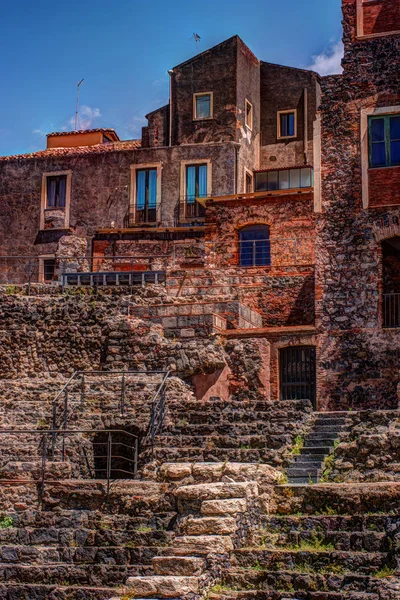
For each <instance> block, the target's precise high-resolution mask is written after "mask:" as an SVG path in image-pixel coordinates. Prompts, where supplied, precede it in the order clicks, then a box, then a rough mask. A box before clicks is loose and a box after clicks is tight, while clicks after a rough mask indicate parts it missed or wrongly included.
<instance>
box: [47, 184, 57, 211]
mask: <svg viewBox="0 0 400 600" xmlns="http://www.w3.org/2000/svg"><path fill="white" fill-rule="evenodd" d="M56 193H57V178H56V177H48V178H47V206H48V207H50V208H52V207H53V206H55V205H56Z"/></svg>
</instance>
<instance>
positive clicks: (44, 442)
mask: <svg viewBox="0 0 400 600" xmlns="http://www.w3.org/2000/svg"><path fill="white" fill-rule="evenodd" d="M82 433H86V434H90V435H96V434H99V433H101V434H107V443H106V446H107V454H105V455H95V454H93V458H106V459H107V461H106V468H105V469H104V468H102V469H100V468H96V466H95V465H94V467H93V472H94V473H96V472H99V471H100V472H104V471H106V480H107V495H108V494H109V491H110V482H111V480H112V477H111V474H112V473H113V472H114V473H125V474H128V475H133V477H132V479H134V478H135V477H136V475H137V470H138V456H139V437H138V436H137V435H135V434H133V433H130V432H129V431H126V430H124V429H63V430H62V432H61V434H62V436H63V445H62V450H61V457H62V461H63V462H64V461H65V458H66V453H65V437H66V436H71V435H73V436H75V435H77V434H82ZM1 434H8V435H10V434H11V435H27V434H30V435H38V436H40V437H41V441H40V442H39V448H40V446H41V447H42V455H41V478H39V479H36V480H35V481H36V482H37V483H40V494H41V497H43V494H44V489H45V483H46V465H47V462H48V460H49V459H48V450H49V446H48V437H50V436H51V438H52V440H54V437H55V436H57V435H59V434H60V430H59V429H46V430H43V429H0V435H1ZM113 434H123V435H124V436H128V437H129V438H131V439H133V440H134V444H133V445H131V446H129V445H128V444H124V445H125V446H126V447H127V448H129V449H130V450H133V452H134V455H133V456H134V458H133V459H129V458H127V457H124V456H120V455H119V454H112V447H113V441H112V436H113ZM118 444H119V442H117V444H115V443H114V445H118ZM92 445H93V446H96V445H97V446H98V445H101V446H104V445H105V444H104V443H101V442H95V443H93V444H92ZM51 457H52V462H54V458H55V446H54V443H52V446H51ZM85 458H86V460H87V457H85ZM113 458H122V459H123V460H126V461H127V462H129V463H132V462H133V470H131V471H126V470H125V469H116V468H113V467H112V460H113ZM87 466H88V470H89V471H90V466H89V465H87ZM47 482H48V483H49V480H47Z"/></svg>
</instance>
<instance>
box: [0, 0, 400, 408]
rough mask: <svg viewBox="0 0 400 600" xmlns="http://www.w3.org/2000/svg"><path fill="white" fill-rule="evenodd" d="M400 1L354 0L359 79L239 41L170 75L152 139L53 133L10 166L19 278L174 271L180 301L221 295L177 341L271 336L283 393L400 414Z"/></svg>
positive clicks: (11, 272) (350, 31) (6, 162)
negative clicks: (282, 61)
mask: <svg viewBox="0 0 400 600" xmlns="http://www.w3.org/2000/svg"><path fill="white" fill-rule="evenodd" d="M397 8H398V6H397V3H396V2H395V1H394V0H393V2H392V0H390V1H389V0H386V1H385V2H378V1H374V2H371V1H368V2H361V1H360V2H355V1H354V2H344V3H343V11H344V41H345V57H344V60H343V67H344V72H343V74H342V75H337V76H328V77H322V78H321V77H319V76H318V74H316V73H313V72H310V71H305V70H301V69H294V68H291V67H283V66H280V65H274V64H271V63H268V62H263V61H260V60H258V59H257V58H256V57H255V56H254V55H253V54H252V52H251V51H250V50H249V48H248V47H247V46H246V45H245V44H244V43H243V42H242V41H241V39H240V38H239V37H237V36H234V37H232V38H230V39H228V40H226V41H225V42H223V43H221V44H219V45H218V46H215V47H214V48H211V49H210V50H207V51H206V52H203V53H201V54H199V55H197V56H195V57H194V58H192V59H190V60H188V61H186V62H185V63H182V64H180V65H178V66H176V67H174V68H173V69H172V70H171V71H170V72H169V74H170V101H169V104H168V105H166V106H164V107H161V108H160V109H158V110H155V111H153V112H152V113H150V114H149V115H147V119H148V126H147V127H145V128H143V133H142V139H141V140H127V141H121V140H119V138H118V136H117V134H116V132H114V131H113V130H107V129H103V130H92V131H77V132H68V133H52V134H50V135H49V136H48V137H47V149H46V150H43V151H39V152H35V153H32V154H29V155H21V156H6V157H2V158H0V195H1V238H0V250H1V253H2V254H3V255H12V256H14V257H15V256H16V255H21V256H22V258H19V259H18V258H12V257H11V258H2V259H1V273H2V278H3V281H4V282H23V281H26V280H27V278H29V280H30V281H31V282H34V281H36V280H37V281H45V282H48V283H54V282H56V281H59V280H60V279H62V281H63V283H65V282H67V283H71V282H72V283H74V282H75V283H76V282H79V283H85V282H86V283H89V284H90V283H91V284H93V283H96V284H97V285H98V284H99V283H100V284H103V283H107V282H108V281H110V282H111V283H121V282H123V281H125V282H130V283H132V281H133V280H132V278H130V279H129V278H128V279H127V278H126V276H125V279H124V273H125V274H126V273H128V274H129V273H130V274H132V273H137V274H138V276H139V277H141V275H140V274H141V273H147V272H150V273H151V272H153V273H154V272H157V273H158V275H157V277H158V276H160V277H162V280H163V281H164V280H165V281H166V286H167V291H168V294H170V295H171V297H175V296H178V297H180V296H183V297H185V296H187V297H188V299H187V304H188V305H190V304H192V305H193V303H195V304H198V303H199V302H201V301H202V300H203V297H205V296H210V295H213V296H214V297H215V301H216V302H219V305H218V306H217V305H213V304H212V303H211V304H210V302H209V299H207V302H206V303H205V304H206V306H207V309H206V308H205V306H203V309H202V310H203V313H204V311H206V310H207V311H208V313H207V315H208V316H207V318H206V316H205V313H204V314H203V317H202V319H203V320H201V319H200V320H201V323H200V322H199V321H198V319H197V321H196V318H195V317H194V316H193V315H192V317H191V318H189V317H188V315H189V313H187V312H185V311H189V308H187V307H186V308H182V307H181V308H176V307H175V308H173V309H171V311H170V313H168V314H167V317H166V319H167V321H166V322H167V323H168V324H170V326H169V325H167V326H166V329H167V330H168V331H169V334H170V335H177V336H189V337H190V336H195V335H200V334H201V335H203V334H204V332H209V331H210V330H212V329H213V323H214V321H213V319H214V318H215V319H217V321H218V323H219V327H218V328H217V329H218V331H224V332H225V335H227V336H229V335H230V332H231V331H232V330H233V329H234V330H236V331H237V330H243V332H242V333H243V335H245V336H247V337H257V338H260V339H261V340H263V343H264V344H265V346H266V348H267V349H268V350H267V352H266V353H265V355H264V364H263V369H264V373H265V374H267V373H268V375H265V377H267V378H268V381H267V382H266V389H268V390H269V392H268V393H269V394H270V397H271V398H273V399H276V400H277V399H278V398H280V399H286V398H291V397H292V396H293V398H295V397H299V395H300V396H301V395H303V394H304V393H305V390H307V394H308V395H309V396H310V397H311V400H312V402H313V404H314V406H315V407H316V408H320V409H336V408H349V407H352V408H357V407H359V406H382V407H394V406H396V405H397V391H396V390H397V385H398V383H399V380H400V376H399V374H398V366H397V365H398V358H399V357H398V350H399V348H398V345H399V342H398V339H397V338H398V335H397V328H398V327H399V326H400V320H399V310H400V300H399V298H400V296H398V293H399V292H400V289H398V286H399V285H400V284H399V268H398V252H399V249H398V242H397V241H396V236H397V235H398V230H399V227H400V226H399V224H398V223H399V215H398V210H397V208H396V203H397V202H398V194H399V189H400V187H399V177H400V175H399V173H400V166H398V164H399V160H398V152H399V151H398V145H399V141H398V127H399V125H398V121H399V116H398V114H399V111H398V106H399V102H398V97H397V95H398V92H399V90H398V85H399V84H398V81H397V76H398V69H397V66H398V39H399V38H398V34H397V33H396V32H397V29H398V22H397V19H398V16H397V15H398V10H397ZM277 81H278V82H279V85H276V82H277ZM396 136H397V137H396ZM26 257H29V258H26ZM87 272H89V273H96V272H100V273H101V276H99V277H98V278H97V279H93V278H90V277H89V278H86V280H85V278H80V279H79V281H78V279H77V276H76V274H79V273H87ZM104 273H106V274H107V273H117V274H119V275H118V279H115V278H114V279H112V278H111V279H107V277H106V276H104V275H103V274H104ZM65 274H72V275H71V277H70V278H69V279H68V278H67V279H65V278H64V277H63V275H65ZM143 277H145V276H143ZM227 299H229V300H232V301H234V302H238V303H239V304H235V305H234V306H233V305H229V304H225V305H223V302H225V301H226V300H227ZM190 310H192V309H190ZM160 311H161V313H163V312H165V311H164V310H163V309H162V308H160ZM156 312H157V311H156ZM190 314H191V313H190ZM244 314H247V315H248V317H246V318H245V317H244ZM140 316H141V317H147V318H149V319H153V320H154V319H155V320H156V321H157V320H159V319H161V314H158V313H157V314H156V313H155V312H154V310H150V311H149V314H147V315H146V314H145V313H144V312H143V310H142V311H141V313H140ZM186 317H187V318H186ZM214 324H215V323H214ZM164 325H165V323H164Z"/></svg>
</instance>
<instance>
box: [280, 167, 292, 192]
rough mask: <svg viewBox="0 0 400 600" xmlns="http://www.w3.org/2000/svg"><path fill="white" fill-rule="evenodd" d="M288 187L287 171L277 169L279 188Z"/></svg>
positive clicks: (284, 188)
mask: <svg viewBox="0 0 400 600" xmlns="http://www.w3.org/2000/svg"><path fill="white" fill-rule="evenodd" d="M289 187H290V183H289V171H279V189H280V190H287V189H289Z"/></svg>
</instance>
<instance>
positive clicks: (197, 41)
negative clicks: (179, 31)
mask: <svg viewBox="0 0 400 600" xmlns="http://www.w3.org/2000/svg"><path fill="white" fill-rule="evenodd" d="M193 39H194V41H195V42H196V54H197V53H198V51H199V42H200V40H201V37H200V36H199V34H198V33H194V34H193Z"/></svg>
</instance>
